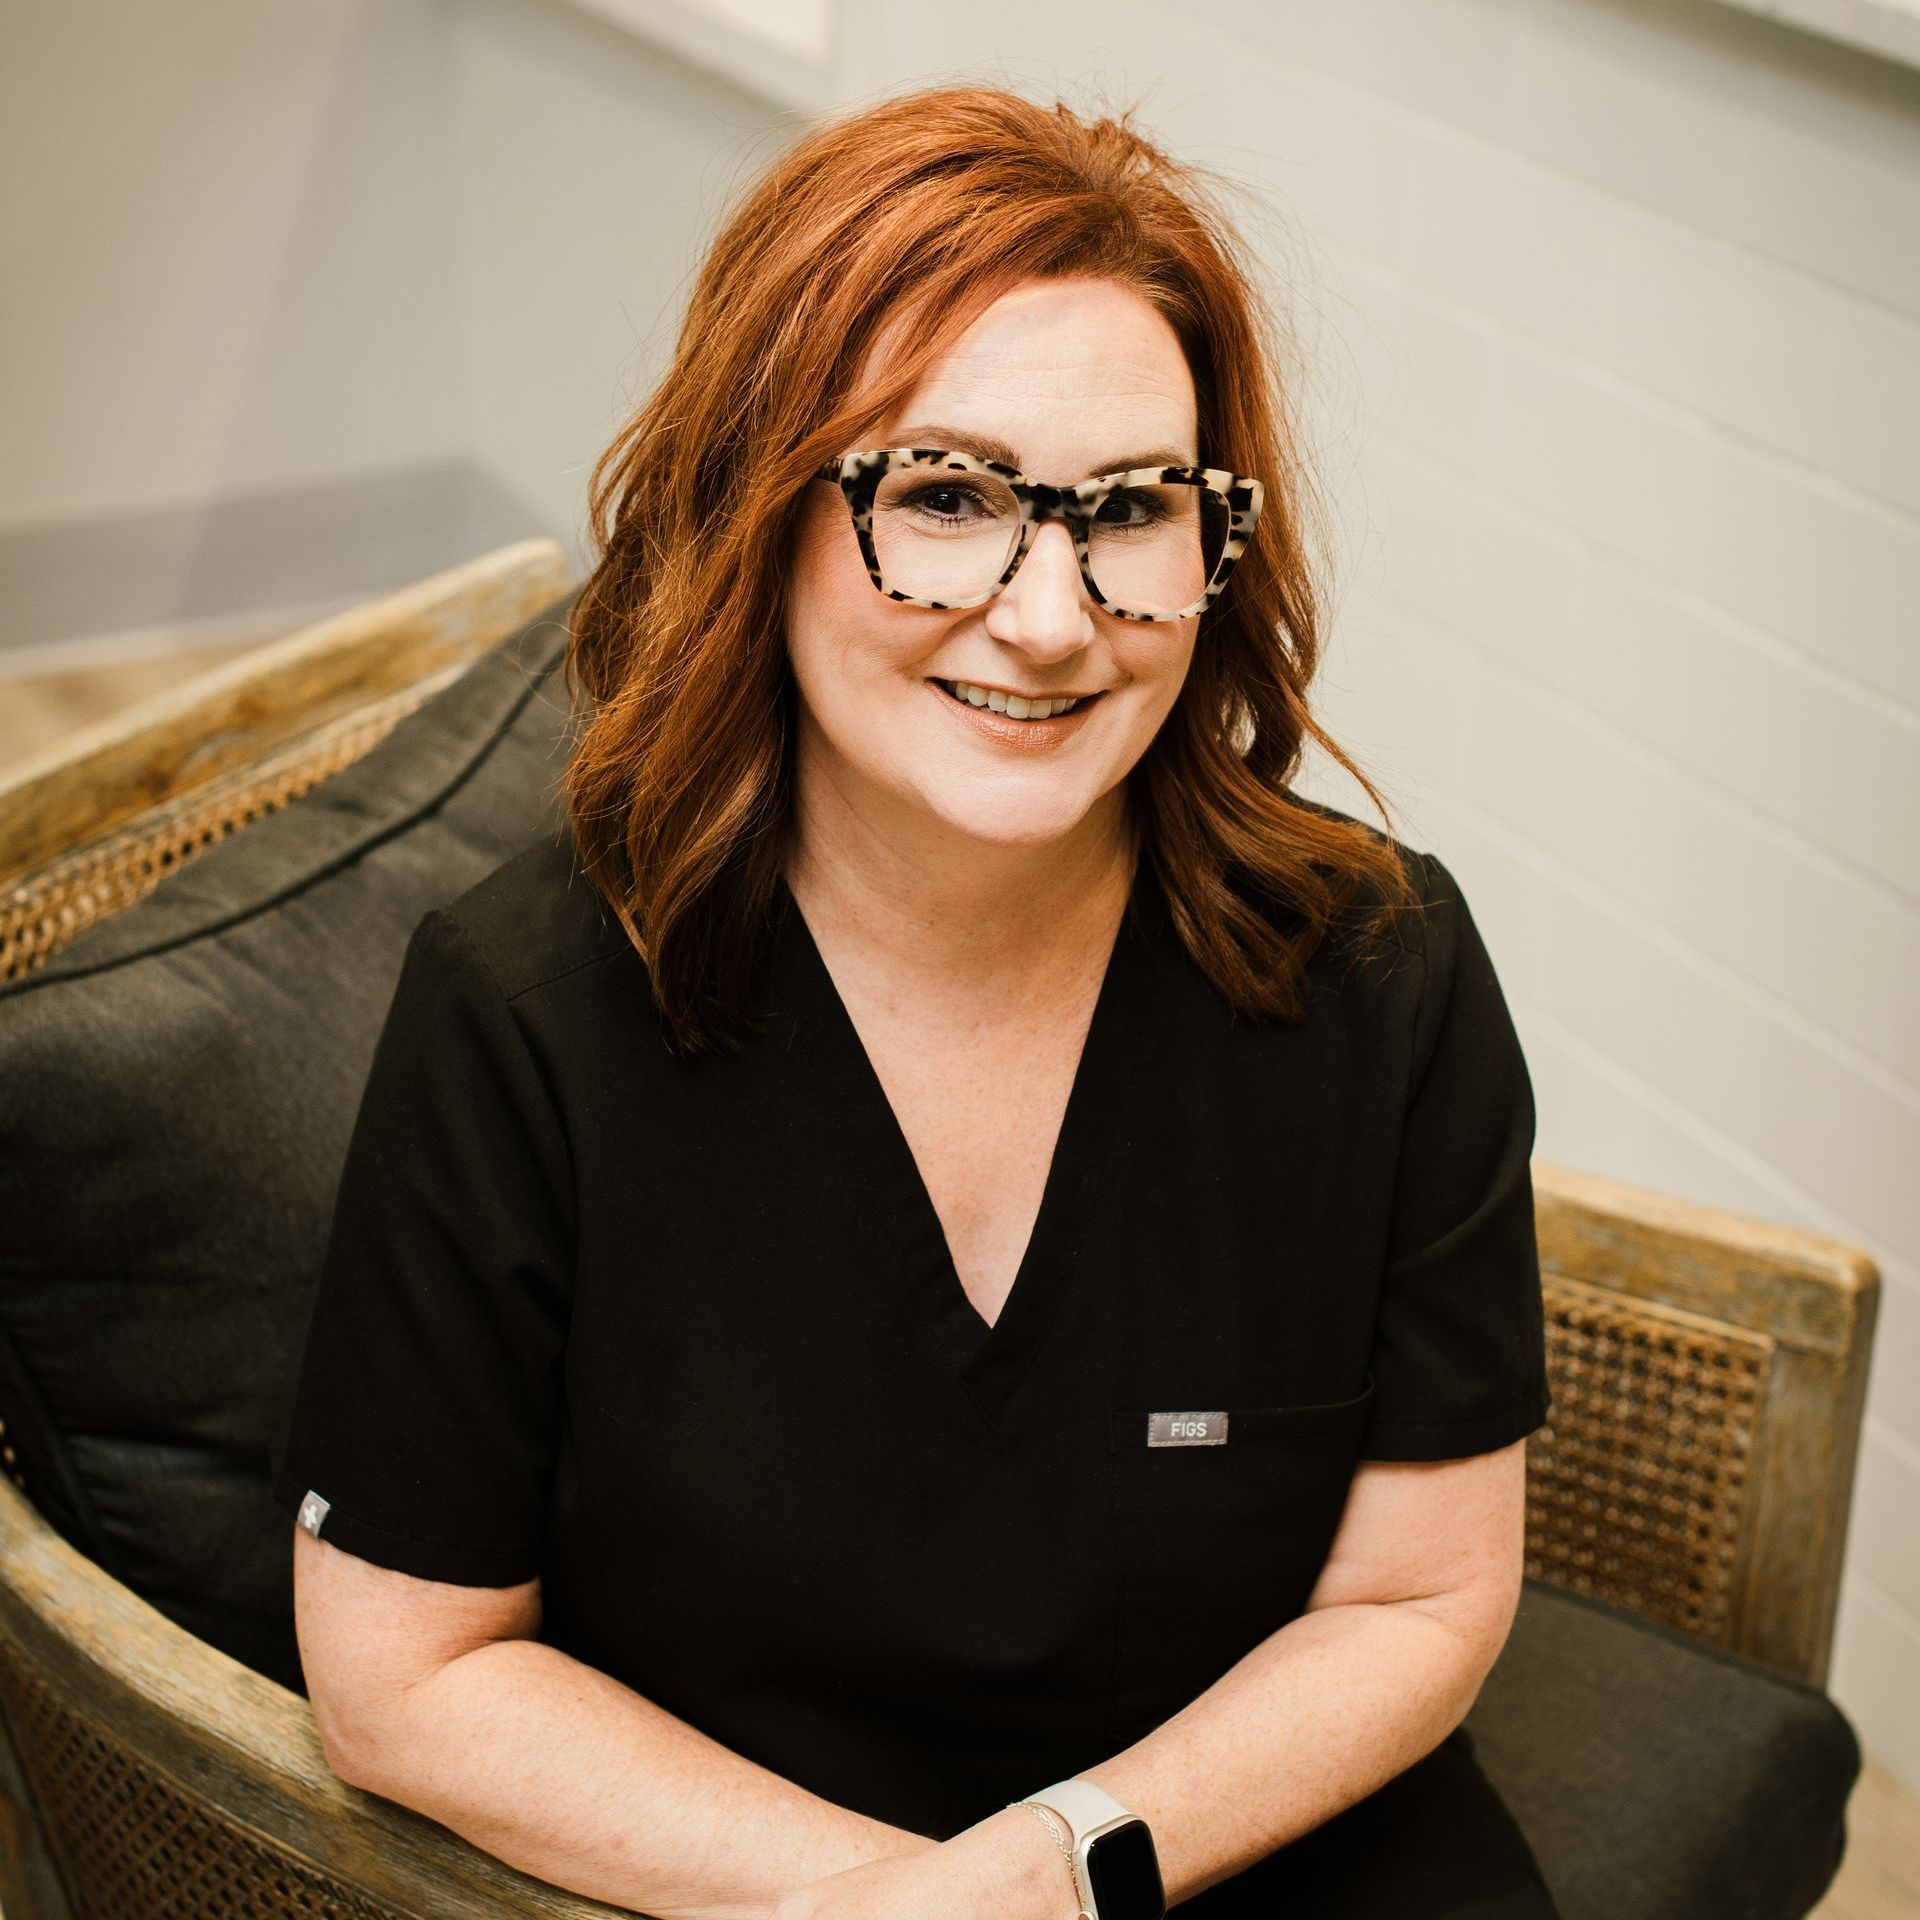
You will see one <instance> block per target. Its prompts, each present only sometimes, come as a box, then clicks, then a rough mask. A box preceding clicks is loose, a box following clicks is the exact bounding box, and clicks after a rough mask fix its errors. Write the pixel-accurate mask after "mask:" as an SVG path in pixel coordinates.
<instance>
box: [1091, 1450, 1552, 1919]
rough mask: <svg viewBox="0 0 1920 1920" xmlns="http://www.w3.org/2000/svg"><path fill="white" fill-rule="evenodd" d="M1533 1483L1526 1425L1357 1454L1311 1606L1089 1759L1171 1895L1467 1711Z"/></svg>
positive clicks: (1512, 1592) (1251, 1850) (1182, 1893)
mask: <svg viewBox="0 0 1920 1920" xmlns="http://www.w3.org/2000/svg"><path fill="white" fill-rule="evenodd" d="M1526 1489H1527V1481H1526V1442H1525V1441H1524V1440H1516V1441H1514V1442H1513V1443H1512V1444H1511V1445H1509V1446H1505V1447H1502V1448H1501V1449H1500V1450H1499V1451H1498V1452H1496V1453H1485V1454H1476V1455H1473V1456H1471V1457H1469V1458H1466V1459H1460V1460H1425V1461H1397V1460H1392V1461H1390V1460H1364V1461H1362V1462H1361V1463H1360V1466H1359V1468H1358V1469H1357V1471H1356V1472H1355V1474H1354V1478H1353V1484H1352V1487H1351V1489H1350V1491H1349V1493H1348V1496H1347V1504H1346V1508H1345V1510H1344V1512H1343V1513H1342V1515H1341V1520H1340V1527H1339V1531H1338V1533H1337V1534H1336V1535H1335V1536H1334V1542H1333V1547H1332V1550H1331V1551H1330V1552H1329V1554H1328V1556H1327V1561H1326V1565H1325V1566H1324V1567H1323V1568H1322V1569H1321V1571H1320V1577H1319V1579H1318V1580H1317V1581H1316V1582H1315V1584H1314V1589H1313V1592H1312V1593H1311V1594H1310V1595H1309V1596H1308V1598H1307V1604H1306V1609H1305V1611H1304V1612H1303V1613H1302V1614H1301V1615H1300V1617H1299V1618H1298V1619H1296V1620H1292V1621H1289V1622H1288V1623H1287V1625H1286V1626H1284V1627H1282V1628H1280V1629H1279V1631H1278V1632H1276V1633H1274V1634H1272V1635H1270V1636H1269V1637H1268V1638H1267V1639H1265V1640H1263V1641H1261V1643H1260V1644H1259V1645H1258V1646H1257V1647H1255V1648H1254V1649H1253V1650H1252V1651H1251V1652H1250V1653H1248V1654H1247V1655H1246V1656H1245V1657H1244V1658H1243V1659H1241V1660H1239V1661H1238V1662H1236V1663H1235V1665H1233V1666H1232V1667H1230V1668H1229V1669H1228V1670H1227V1672H1226V1673H1224V1674H1223V1675H1222V1676H1221V1677H1220V1678H1219V1679H1218V1680H1217V1681H1215V1682H1214V1684H1213V1685H1212V1686H1210V1687H1209V1688H1208V1689H1207V1690H1206V1691H1205V1692H1204V1693H1202V1694H1200V1695H1199V1696H1198V1697H1197V1698H1195V1699H1194V1700H1192V1701H1190V1702H1189V1703H1188V1705H1187V1706H1185V1707H1183V1708H1182V1709H1181V1710H1180V1712H1178V1713H1176V1714H1175V1715H1174V1716H1173V1717H1172V1718H1171V1719H1169V1720H1167V1721H1165V1722H1163V1723H1162V1724H1161V1725H1160V1726H1158V1727H1156V1728H1155V1729H1154V1730H1153V1732H1152V1733H1150V1734H1148V1735H1146V1736H1145V1737H1144V1738H1143V1739H1140V1740H1137V1741H1135V1743H1134V1744H1133V1745H1132V1746H1130V1747H1128V1748H1126V1749H1125V1750H1124V1751H1123V1752H1121V1753H1118V1754H1116V1755H1114V1757H1113V1758H1112V1759H1111V1760H1105V1761H1102V1762H1101V1763H1100V1765H1098V1766H1097V1767H1092V1768H1088V1769H1086V1770H1085V1775H1086V1778H1088V1779H1090V1780H1094V1781H1097V1782H1098V1783H1099V1784H1100V1785H1101V1786H1103V1787H1105V1788H1106V1789H1107V1791H1108V1792H1109V1793H1111V1794H1113V1795H1114V1797H1115V1798H1116V1799H1118V1800H1119V1801H1120V1802H1121V1804H1122V1805H1123V1806H1127V1807H1130V1808H1131V1809H1133V1811H1135V1812H1136V1813H1138V1814H1139V1815H1140V1816H1141V1817H1142V1818H1143V1819H1144V1820H1145V1821H1146V1822H1147V1824H1148V1826H1150V1827H1151V1828H1152V1829H1153V1835H1154V1844H1155V1847H1156V1849H1157V1850H1158V1852H1159V1855H1160V1867H1161V1876H1162V1878H1163V1879H1164V1880H1165V1882H1166V1889H1167V1904H1168V1905H1169V1906H1173V1905H1175V1904H1176V1903H1177V1902H1179V1901H1181V1900H1186V1899H1189V1898H1191V1897H1192V1896H1193V1895H1194V1894H1196V1893H1199V1892H1201V1891H1202V1890H1203V1889H1204V1888H1207V1887H1210V1886H1212V1885H1213V1884H1214V1883H1215V1882H1216V1881H1220V1880H1225V1879H1228V1878H1229V1877H1231V1876H1232V1875H1233V1874H1236V1873H1239V1872H1241V1871H1242V1870H1243V1869H1244V1868H1246V1867H1249V1866H1251V1865H1252V1864H1253V1863H1254V1862H1255V1861H1256V1860H1259V1859H1262V1858H1264V1857H1265V1856H1266V1855H1267V1854H1269V1853H1271V1852H1273V1851H1274V1849H1275V1848H1277V1847H1282V1846H1285V1845H1286V1844H1287V1842H1288V1841H1290V1840H1295V1839H1298V1838H1299V1836H1300V1835H1301V1834H1303V1833H1306V1832H1307V1831H1309V1829H1311V1828H1313V1827H1317V1826H1318V1825H1320V1823H1321V1822H1322V1821H1325V1820H1329V1819H1331V1818H1332V1817H1333V1816H1334V1815H1335V1814H1336V1813H1339V1812H1341V1811H1342V1810H1343V1809H1344V1808H1346V1807H1349V1806H1351V1805H1352V1804H1353V1803H1354V1802H1355V1801H1356V1800H1361V1799H1364V1798H1365V1797H1366V1796H1367V1795H1368V1794H1370V1793H1372V1792H1374V1791H1375V1790H1376V1789H1377V1788H1379V1787H1382V1786H1384V1785H1385V1784H1386V1783H1387V1782H1388V1781H1389V1780H1391V1779H1392V1778H1393V1777H1394V1776H1395V1775H1396V1774H1398V1773H1401V1772H1403V1771H1404V1770H1405V1769H1406V1768H1408V1767H1410V1766H1412V1765H1413V1763H1414V1762H1415V1761H1416V1760H1419V1759H1421V1758H1423V1757H1424V1756H1425V1755H1426V1754H1428V1753H1430V1752H1432V1750H1433V1749H1434V1748H1435V1747H1437V1746H1438V1745H1439V1744H1440V1742H1441V1741H1442V1740H1444V1739H1445V1738H1446V1737H1447V1735H1448V1734H1450V1733H1451V1732H1452V1731H1453V1729H1454V1728H1455V1727H1457V1726H1458V1725H1459V1724H1460V1722H1461V1721H1462V1720H1464V1719H1465V1718H1466V1715H1467V1709H1468V1708H1469V1707H1471V1706H1472V1705H1473V1702H1474V1699H1475V1697H1476V1695H1478V1693H1479V1691H1480V1685H1481V1682H1482V1681H1483V1680H1485V1678H1486V1676H1487V1673H1488V1671H1489V1669H1490V1668H1491V1667H1492V1666H1493V1663H1494V1660H1495V1659H1496V1658H1497V1656H1498V1655H1499V1652H1500V1649H1501V1647H1502V1646H1503V1645H1504V1644H1505V1642H1506V1638H1507V1632H1508V1629H1509V1628H1510V1627H1511V1626H1512V1624H1513V1615H1514V1609H1515V1608H1516V1607H1517V1606H1518V1604H1519V1600H1520V1578H1521V1565H1522V1559H1523V1554H1524V1546H1525V1526H1526ZM1062 1864H1063V1865H1064V1862H1063V1863H1062Z"/></svg>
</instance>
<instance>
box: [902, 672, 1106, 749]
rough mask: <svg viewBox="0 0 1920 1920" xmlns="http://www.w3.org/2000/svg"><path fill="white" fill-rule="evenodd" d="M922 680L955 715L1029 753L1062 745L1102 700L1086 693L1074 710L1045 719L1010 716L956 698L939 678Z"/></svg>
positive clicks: (1001, 742)
mask: <svg viewBox="0 0 1920 1920" xmlns="http://www.w3.org/2000/svg"><path fill="white" fill-rule="evenodd" d="M923 684H924V685H925V687H926V689H927V691H928V692H929V693H930V694H932V695H933V697H934V698H935V699H936V700H938V701H939V702H940V704H941V706H942V707H944V708H945V709H946V710H947V712H949V713H950V714H952V715H953V716H954V718H955V719H957V720H959V721H961V722H963V723H964V724H966V725H969V726H971V727H972V728H973V729H974V731H975V732H976V733H979V734H982V735H984V736H985V737H986V738H987V739H989V740H992V741H994V742H996V743H997V744H998V745H1000V746H1006V747H1014V748H1017V749H1019V750H1021V751H1023V752H1026V753H1044V752H1046V751H1047V750H1048V748H1050V747H1058V746H1063V745H1064V744H1065V743H1066V742H1067V741H1068V740H1070V739H1072V738H1073V736H1074V735H1075V734H1076V733H1078V732H1079V731H1080V729H1081V728H1082V727H1083V726H1085V725H1086V723H1087V716H1088V715H1089V714H1091V713H1092V712H1093V710H1094V708H1095V707H1097V706H1098V705H1099V704H1100V700H1101V697H1102V696H1101V695H1100V694H1093V695H1091V696H1088V695H1084V694H1083V695H1082V696H1080V704H1079V705H1078V706H1077V707H1075V708H1074V709H1073V711H1072V712H1071V713H1056V714H1054V715H1053V716H1052V717H1051V718H1049V719H1046V720H1009V719H1008V718H1007V716H1006V715H1005V714H1004V713H995V712H994V710H993V709H992V708H991V707H976V706H973V705H971V704H970V703H969V702H967V701H965V700H956V699H955V698H954V697H953V695H952V694H950V693H949V692H948V691H947V690H946V688H945V687H943V686H942V685H941V684H940V682H939V681H938V680H934V679H929V680H927V681H925V682H924V683H923ZM967 684H968V685H969V686H979V685H981V684H982V683H981V682H980V681H977V680H970V681H968V682H967ZM1047 697H1048V698H1049V699H1066V698H1067V697H1068V696H1067V695H1065V694H1050V695H1048V696H1047Z"/></svg>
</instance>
